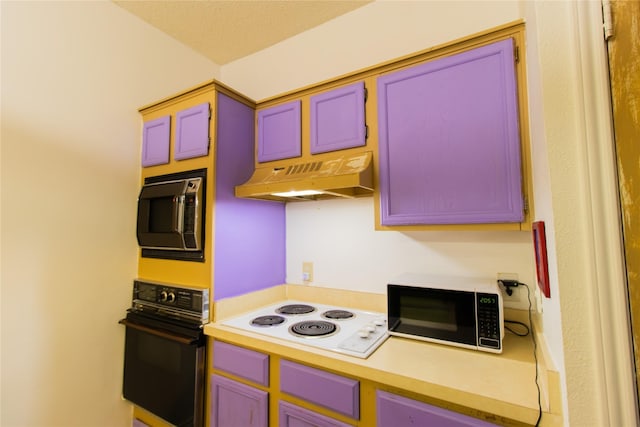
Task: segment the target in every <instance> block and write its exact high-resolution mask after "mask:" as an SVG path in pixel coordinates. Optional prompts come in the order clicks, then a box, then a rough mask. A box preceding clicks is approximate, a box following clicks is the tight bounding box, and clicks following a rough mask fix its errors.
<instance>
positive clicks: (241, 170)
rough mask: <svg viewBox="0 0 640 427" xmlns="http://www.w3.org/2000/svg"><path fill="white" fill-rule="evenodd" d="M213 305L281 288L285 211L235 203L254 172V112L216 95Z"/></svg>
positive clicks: (256, 203) (268, 205)
mask: <svg viewBox="0 0 640 427" xmlns="http://www.w3.org/2000/svg"><path fill="white" fill-rule="evenodd" d="M217 103H218V105H217V110H218V114H217V120H218V123H217V135H216V137H215V141H216V144H217V146H216V147H215V150H216V156H215V159H216V183H215V185H216V195H215V199H216V200H215V208H214V215H215V217H214V221H215V225H214V239H215V246H214V254H215V255H214V256H215V263H214V265H215V267H214V272H213V274H214V283H213V292H214V300H216V301H218V300H221V299H223V298H228V297H232V296H236V295H241V294H245V293H248V292H253V291H256V290H260V289H265V288H269V287H271V286H275V285H280V284H283V283H285V205H284V203H280V202H269V201H261V200H249V199H238V198H236V197H235V196H234V188H235V186H236V185H238V184H242V183H243V182H245V181H246V180H247V179H249V177H250V176H251V174H252V173H253V169H254V160H253V159H254V111H253V110H252V109H251V108H249V107H247V106H246V105H244V104H242V103H240V102H238V101H235V100H233V99H231V98H229V97H228V96H225V95H223V94H218V100H217Z"/></svg>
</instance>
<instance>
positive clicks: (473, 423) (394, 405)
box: [376, 390, 495, 427]
mask: <svg viewBox="0 0 640 427" xmlns="http://www.w3.org/2000/svg"><path fill="white" fill-rule="evenodd" d="M376 408H377V409H376V412H377V418H378V422H377V427H417V426H421V427H428V426H433V427H489V426H495V424H492V423H489V422H487V421H483V420H479V419H477V418H473V417H469V416H467V415H462V414H458V413H456V412H452V411H448V410H446V409H442V408H438V407H437V406H431V405H428V404H426V403H423V402H418V401H417V400H413V399H408V398H406V397H402V396H398V395H395V394H392V393H387V392H384V391H380V390H378V391H377V392H376Z"/></svg>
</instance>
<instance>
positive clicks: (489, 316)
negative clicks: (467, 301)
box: [476, 293, 502, 350]
mask: <svg viewBox="0 0 640 427" xmlns="http://www.w3.org/2000/svg"><path fill="white" fill-rule="evenodd" d="M476 298H477V300H476V309H477V311H476V313H477V316H478V347H487V348H492V349H495V350H499V349H500V346H501V342H502V340H501V336H500V335H501V328H500V322H501V319H500V306H499V302H498V301H499V300H498V295H496V294H489V293H478V294H476Z"/></svg>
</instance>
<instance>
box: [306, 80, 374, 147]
mask: <svg viewBox="0 0 640 427" xmlns="http://www.w3.org/2000/svg"><path fill="white" fill-rule="evenodd" d="M310 102H311V154H317V153H325V152H328V151H336V150H342V149H345V148H352V147H361V146H363V145H365V143H366V134H367V132H366V124H365V110H364V103H365V87H364V82H358V83H355V84H352V85H349V86H345V87H340V88H338V89H334V90H331V91H329V92H325V93H322V94H319V95H315V96H312V97H311V100H310Z"/></svg>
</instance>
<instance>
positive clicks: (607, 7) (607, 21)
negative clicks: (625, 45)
mask: <svg viewBox="0 0 640 427" xmlns="http://www.w3.org/2000/svg"><path fill="white" fill-rule="evenodd" d="M602 29H603V30H604V39H605V40H609V39H610V38H611V37H613V19H612V15H611V0H603V2H602Z"/></svg>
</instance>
